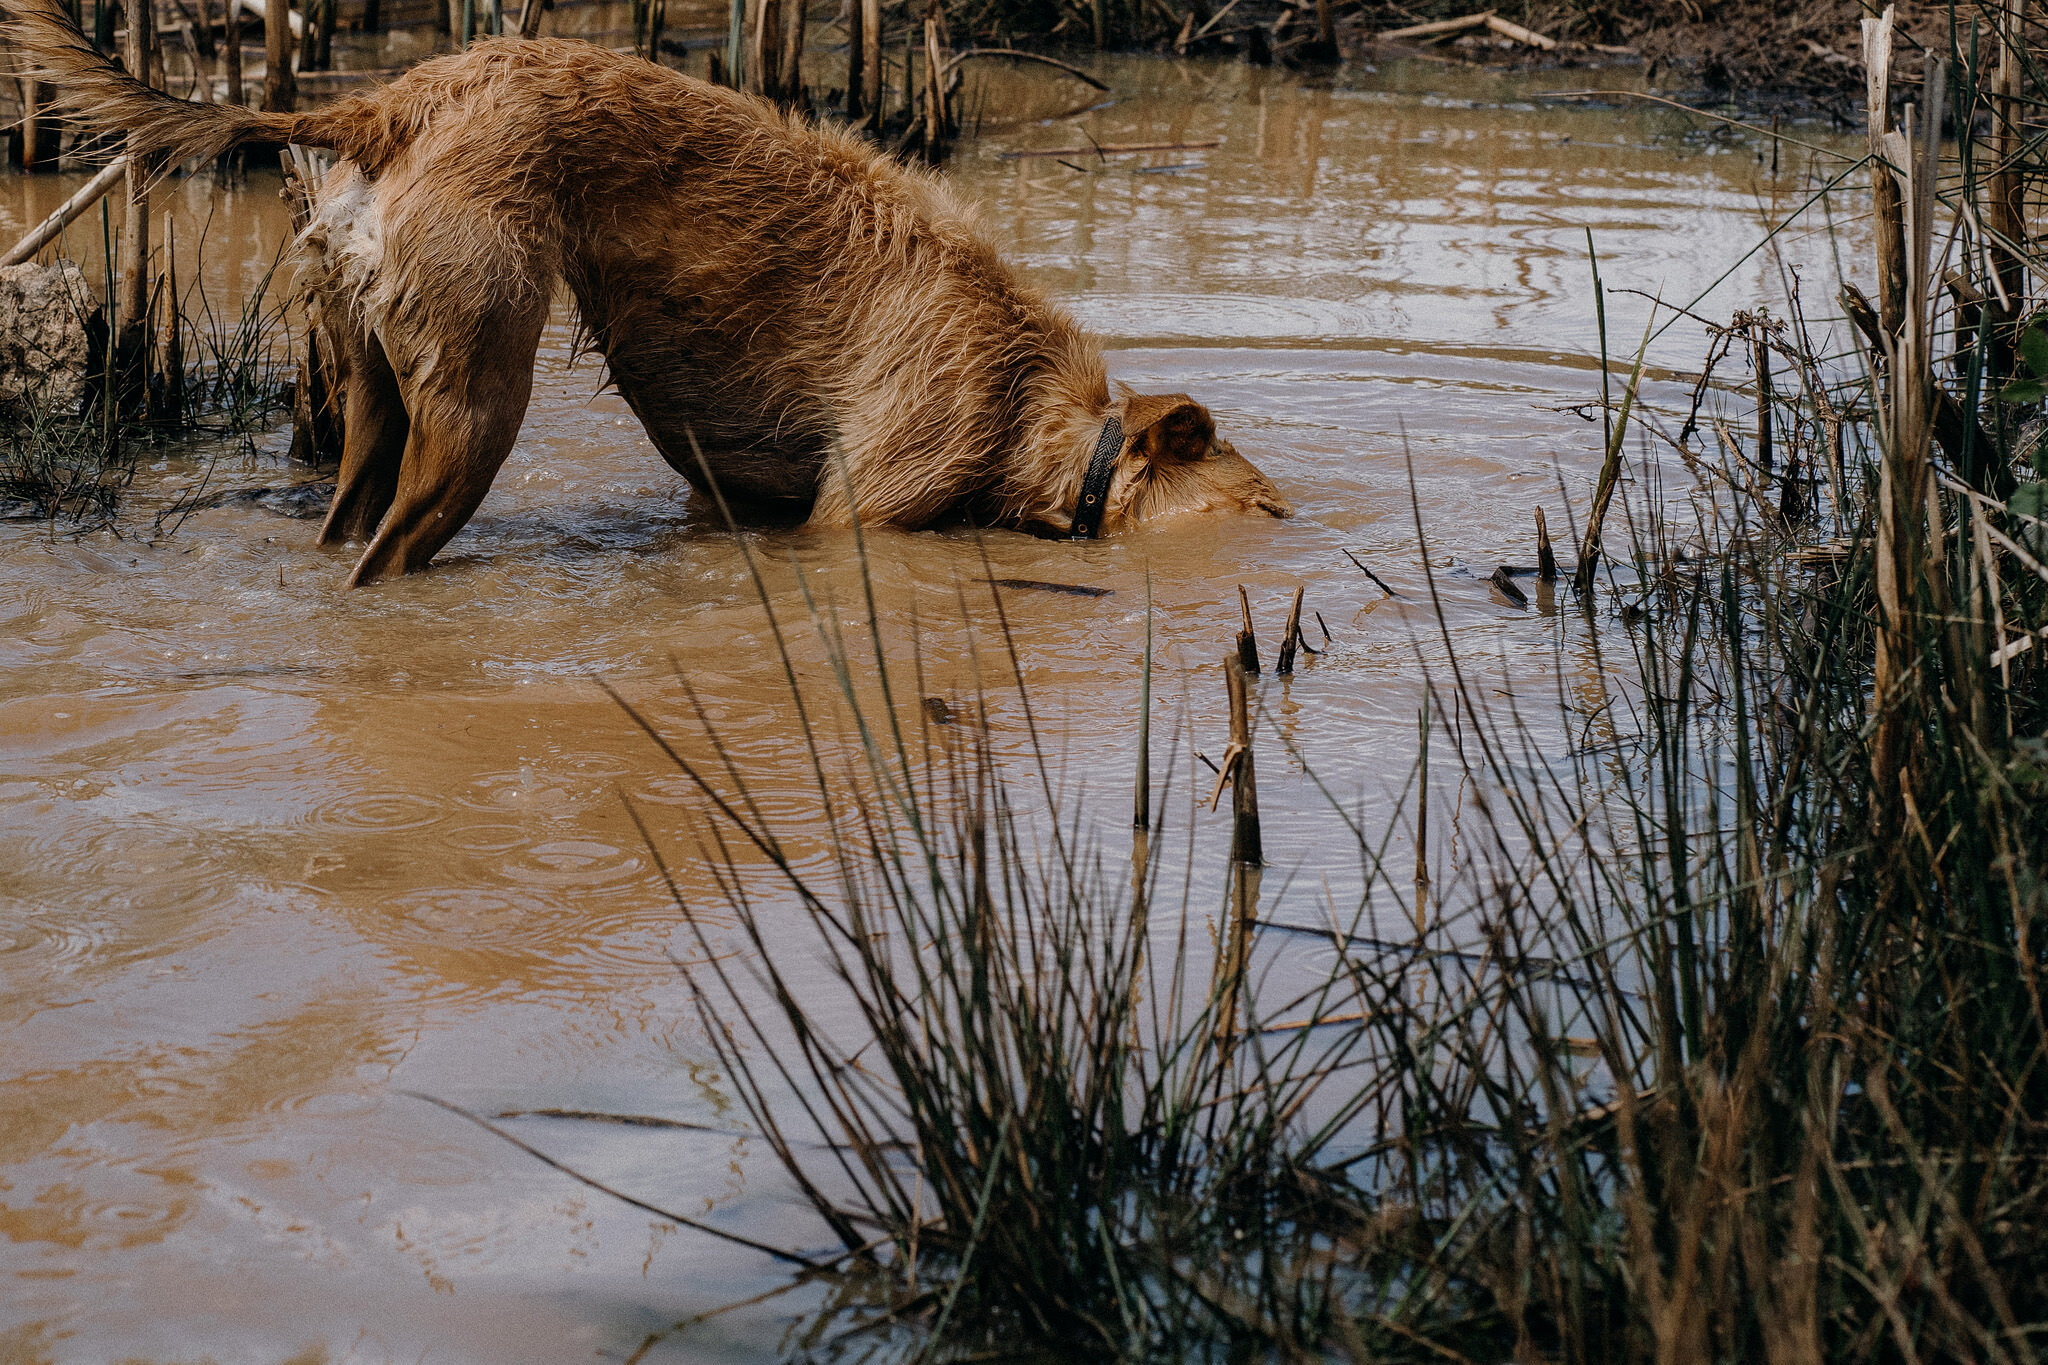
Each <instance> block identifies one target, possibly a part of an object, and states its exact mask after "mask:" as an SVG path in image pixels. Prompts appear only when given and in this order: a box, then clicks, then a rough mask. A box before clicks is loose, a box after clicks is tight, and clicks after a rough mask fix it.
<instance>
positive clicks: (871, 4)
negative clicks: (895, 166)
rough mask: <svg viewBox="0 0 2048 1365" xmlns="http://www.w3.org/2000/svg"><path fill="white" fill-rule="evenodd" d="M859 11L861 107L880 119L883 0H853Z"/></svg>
mask: <svg viewBox="0 0 2048 1365" xmlns="http://www.w3.org/2000/svg"><path fill="white" fill-rule="evenodd" d="M855 2H856V3H857V4H858V5H859V6H860V13H861V20H860V22H861V33H860V37H861V109H862V110H863V111H864V112H865V113H866V114H867V115H868V116H869V117H871V118H873V119H874V120H875V122H876V124H877V125H879V124H880V123H881V121H882V91H883V77H884V76H885V75H886V74H887V73H886V72H885V71H884V70H883V62H882V0H855Z"/></svg>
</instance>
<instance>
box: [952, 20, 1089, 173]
mask: <svg viewBox="0 0 2048 1365" xmlns="http://www.w3.org/2000/svg"><path fill="white" fill-rule="evenodd" d="M979 57H1007V58H1009V59H1010V60H1011V61H1013V62H1037V63H1039V64H1040V65H1042V66H1050V67H1054V68H1057V69H1058V70H1061V71H1064V72H1066V73H1067V74H1068V75H1069V76H1072V77H1073V78H1074V79H1075V80H1077V81H1079V82H1081V83H1082V84H1083V85H1091V86H1094V87H1095V88H1096V89H1097V90H1102V91H1105V92H1106V91H1107V90H1108V89H1109V87H1108V86H1107V85H1105V84H1103V83H1102V82H1101V81H1099V80H1097V79H1095V77H1093V76H1091V75H1089V74H1088V73H1087V72H1085V71H1083V70H1082V69H1081V68H1080V67H1078V66H1071V65H1069V64H1068V63H1066V62H1063V61H1059V60H1058V59H1056V58H1053V57H1047V56H1045V55H1043V54H1041V53H1037V52H1026V51H1024V50H1023V49H1021V48H1015V47H970V48H968V49H967V50H966V51H965V52H956V53H954V54H953V56H952V57H950V58H948V59H947V61H946V64H945V65H944V66H942V67H940V68H939V79H940V80H942V81H943V80H945V79H946V78H947V77H949V76H951V75H952V74H953V71H954V69H955V68H956V67H958V66H959V65H960V64H961V63H962V62H966V61H972V60H974V59H976V58H979ZM1024 155H1032V154H1031V153H1025V154H1024ZM1036 155H1040V156H1043V155H1044V153H1042V152H1040V153H1037V154H1036Z"/></svg>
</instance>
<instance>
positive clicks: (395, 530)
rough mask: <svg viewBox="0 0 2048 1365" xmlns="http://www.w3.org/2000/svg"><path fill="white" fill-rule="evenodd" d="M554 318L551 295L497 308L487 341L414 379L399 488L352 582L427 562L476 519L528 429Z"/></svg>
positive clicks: (442, 359) (483, 328)
mask: <svg viewBox="0 0 2048 1365" xmlns="http://www.w3.org/2000/svg"><path fill="white" fill-rule="evenodd" d="M546 320H547V305H546V300H545V299H544V298H543V299H541V300H539V301H538V302H536V303H534V304H531V305H528V306H526V307H522V308H517V309H514V308H500V309H497V310H495V311H494V312H493V313H492V314H491V315H490V316H489V317H487V318H486V319H483V320H482V322H481V323H480V324H479V325H478V326H477V327H476V328H475V330H474V331H473V332H471V333H470V335H473V336H476V337H478V338H488V340H487V341H485V342H483V343H482V344H479V345H477V346H475V347H473V348H471V349H469V350H467V351H466V352H464V353H454V352H452V351H443V352H442V353H441V354H440V355H439V356H437V357H436V359H435V362H434V363H433V365H432V366H431V367H430V368H428V369H427V370H425V371H423V372H420V373H416V374H414V375H412V376H410V377H409V382H408V383H407V384H406V392H405V398H406V403H405V408H406V411H407V413H408V414H409V415H410V417H411V420H412V424H411V430H410V432H409V433H408V435H407V437H406V442H405V454H404V457H403V459H402V460H401V462H400V466H399V470H398V482H397V486H396V488H395V489H394V490H393V497H392V501H391V507H390V510H389V511H387V512H386V513H385V514H384V518H383V522H382V524H381V525H379V527H378V528H377V538H376V539H375V540H373V541H371V542H370V547H369V548H368V549H367V550H365V551H363V557H362V559H361V561H360V562H358V563H357V565H356V567H355V572H354V573H352V574H350V575H349V580H348V582H349V586H350V587H352V588H353V587H358V586H360V585H362V584H365V583H375V582H377V581H378V580H380V579H385V578H394V577H397V576H398V575H400V574H408V573H413V572H415V571H416V570H419V569H423V568H425V567H426V566H427V561H428V560H430V559H432V558H433V557H434V555H435V553H436V552H437V551H438V550H439V549H440V548H441V547H442V546H443V545H446V544H447V543H448V542H449V540H450V539H451V538H453V536H454V535H455V533H456V532H457V531H460V530H461V529H462V528H463V526H464V524H466V523H467V522H468V521H469V518H470V514H471V513H473V512H475V511H476V509H477V504H479V503H481V502H482V501H483V500H484V494H486V493H488V492H489V491H490V489H491V480H493V479H495V478H496V477H497V476H498V469H499V467H500V466H501V465H503V464H504V463H505V457H506V456H507V455H509V454H511V452H512V442H513V440H514V439H515V438H516V437H517V436H518V435H519V424H520V422H521V421H522V420H524V418H525V416H526V402H527V399H528V398H529V397H531V396H532V394H533V362H534V356H535V353H536V352H537V351H538V350H539V349H540V329H541V324H542V323H543V322H545V321H546Z"/></svg>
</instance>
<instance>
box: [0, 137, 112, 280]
mask: <svg viewBox="0 0 2048 1365" xmlns="http://www.w3.org/2000/svg"><path fill="white" fill-rule="evenodd" d="M127 175H128V162H127V160H126V158H123V159H122V160H120V161H116V162H114V163H113V164H112V165H110V166H107V167H104V168H103V169H102V170H101V171H100V173H99V174H98V175H95V176H94V177H93V178H92V179H91V180H88V181H87V182H86V183H85V184H84V185H83V186H81V187H80V188H79V190H78V192H77V193H76V194H74V195H72V196H71V197H70V198H69V199H66V200H65V201H64V202H63V203H62V204H60V205H59V206H58V208H57V211H56V212H55V213H52V214H51V215H50V216H49V217H47V218H45V219H43V221H42V222H40V223H38V224H36V226H35V227H34V228H33V229H32V230H30V232H29V233H28V235H27V236H25V237H23V238H22V239H21V240H20V241H18V242H16V243H15V244H14V245H13V246H12V247H10V248H9V249H8V252H7V254H6V255H5V256H0V266H8V265H20V264H21V263H22V262H23V261H25V260H28V259H29V258H30V257H31V256H34V255H35V254H36V253H37V252H38V251H41V250H42V249H43V248H44V247H45V246H47V245H49V244H50V243H51V242H53V241H55V240H56V239H57V237H58V235H59V234H60V233H62V232H63V231H64V229H65V228H67V227H69V226H71V224H72V223H73V222H74V221H75V220H76V219H77V218H78V217H79V216H80V215H81V214H83V213H84V212H85V211H86V210H87V209H89V208H91V207H92V206H93V205H94V204H96V203H98V202H99V201H100V199H101V197H102V196H104V195H105V194H106V193H107V191H109V190H111V189H113V188H114V186H115V185H116V184H118V183H120V182H121V181H123V180H125V179H126V178H127Z"/></svg>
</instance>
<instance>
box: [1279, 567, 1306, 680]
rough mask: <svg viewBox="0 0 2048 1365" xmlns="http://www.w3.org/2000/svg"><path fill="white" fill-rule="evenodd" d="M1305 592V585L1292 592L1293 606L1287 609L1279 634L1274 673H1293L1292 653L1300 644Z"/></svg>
mask: <svg viewBox="0 0 2048 1365" xmlns="http://www.w3.org/2000/svg"><path fill="white" fill-rule="evenodd" d="M1307 591H1308V588H1307V586H1306V585H1303V586H1299V587H1296V588H1295V590H1294V604H1293V605H1292V606H1290V607H1289V608H1288V609H1287V625H1286V626H1285V627H1284V628H1282V630H1281V632H1280V657H1279V659H1278V660H1277V661H1275V662H1274V664H1273V671H1274V672H1275V673H1280V674H1287V673H1292V672H1293V671H1294V651H1295V648H1296V647H1297V646H1298V645H1299V644H1300V643H1301V599H1302V596H1303V594H1305V593H1306V592H1307Z"/></svg>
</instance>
